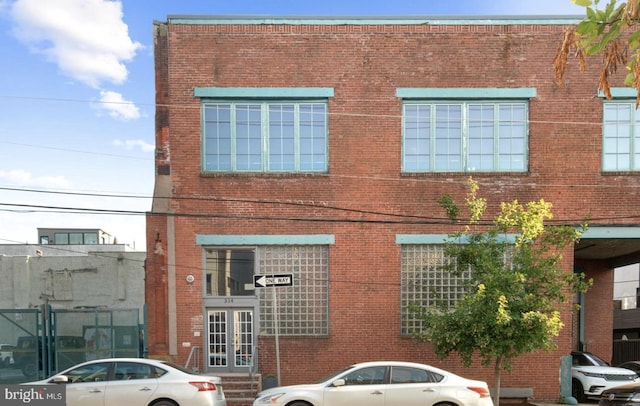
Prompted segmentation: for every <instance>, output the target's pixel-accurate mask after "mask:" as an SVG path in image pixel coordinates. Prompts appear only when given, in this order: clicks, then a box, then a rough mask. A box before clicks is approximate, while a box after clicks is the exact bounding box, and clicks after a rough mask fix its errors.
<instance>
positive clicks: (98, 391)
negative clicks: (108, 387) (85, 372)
mask: <svg viewBox="0 0 640 406" xmlns="http://www.w3.org/2000/svg"><path fill="white" fill-rule="evenodd" d="M100 392H102V391H101V390H100V389H91V390H90V391H89V393H100Z"/></svg>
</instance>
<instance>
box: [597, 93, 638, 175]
mask: <svg viewBox="0 0 640 406" xmlns="http://www.w3.org/2000/svg"><path fill="white" fill-rule="evenodd" d="M603 119H604V123H603V129H602V133H603V134H602V170H603V171H637V170H640V131H639V130H640V127H639V126H640V123H638V110H636V108H635V99H634V100H633V101H629V102H605V104H604V112H603Z"/></svg>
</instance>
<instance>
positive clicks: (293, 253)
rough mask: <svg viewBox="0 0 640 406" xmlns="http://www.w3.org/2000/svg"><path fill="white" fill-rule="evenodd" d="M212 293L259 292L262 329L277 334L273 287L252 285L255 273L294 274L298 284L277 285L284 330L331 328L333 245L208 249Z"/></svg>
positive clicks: (207, 276) (319, 331)
mask: <svg viewBox="0 0 640 406" xmlns="http://www.w3.org/2000/svg"><path fill="white" fill-rule="evenodd" d="M205 263H206V269H205V294H206V295H207V296H249V295H254V296H255V295H257V296H258V298H259V301H260V312H261V313H260V319H261V324H262V333H263V334H275V325H274V323H275V318H274V296H273V292H272V289H270V288H265V289H257V290H253V289H251V290H249V289H246V287H247V286H251V287H253V285H254V281H253V277H254V274H260V275H272V274H292V275H293V286H286V287H278V288H277V289H276V292H275V294H276V298H275V300H276V301H277V307H278V310H277V311H278V332H279V334H280V335H306V336H316V335H327V334H328V332H329V247H328V246H327V245H267V246H258V247H256V248H214V247H209V248H206V249H205Z"/></svg>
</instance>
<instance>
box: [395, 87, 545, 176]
mask: <svg viewBox="0 0 640 406" xmlns="http://www.w3.org/2000/svg"><path fill="white" fill-rule="evenodd" d="M397 95H398V97H401V98H402V99H403V111H402V134H403V141H402V170H403V172H526V171H527V170H528V166H529V165H528V143H529V140H528V137H529V101H528V99H529V98H530V97H533V96H535V89H528V88H525V89H463V88H460V89H435V88H429V89H398V90H397Z"/></svg>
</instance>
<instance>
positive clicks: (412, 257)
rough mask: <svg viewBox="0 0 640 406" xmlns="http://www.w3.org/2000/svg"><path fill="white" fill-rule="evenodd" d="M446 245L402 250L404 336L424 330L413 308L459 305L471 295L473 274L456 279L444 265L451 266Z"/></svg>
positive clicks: (404, 248) (410, 247)
mask: <svg viewBox="0 0 640 406" xmlns="http://www.w3.org/2000/svg"><path fill="white" fill-rule="evenodd" d="M444 250H445V246H444V245H441V244H436V245H403V246H402V250H401V269H400V298H401V299H400V300H401V312H402V314H401V333H402V334H411V333H412V332H414V331H419V330H420V329H421V321H420V320H418V319H416V318H415V316H414V315H413V314H412V313H411V312H410V310H409V306H410V305H412V304H418V305H420V306H425V307H427V306H439V305H441V304H442V303H445V304H446V305H448V306H449V307H453V306H455V304H456V302H457V301H459V300H460V299H462V297H463V296H464V295H465V294H466V293H467V288H466V282H467V281H469V280H470V279H471V272H469V271H464V272H463V273H462V275H461V276H456V275H454V274H453V273H451V272H449V271H448V270H446V269H444V266H445V265H447V264H448V263H449V259H448V258H447V257H446V256H445V252H444Z"/></svg>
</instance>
